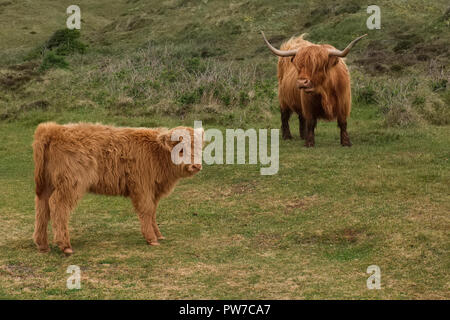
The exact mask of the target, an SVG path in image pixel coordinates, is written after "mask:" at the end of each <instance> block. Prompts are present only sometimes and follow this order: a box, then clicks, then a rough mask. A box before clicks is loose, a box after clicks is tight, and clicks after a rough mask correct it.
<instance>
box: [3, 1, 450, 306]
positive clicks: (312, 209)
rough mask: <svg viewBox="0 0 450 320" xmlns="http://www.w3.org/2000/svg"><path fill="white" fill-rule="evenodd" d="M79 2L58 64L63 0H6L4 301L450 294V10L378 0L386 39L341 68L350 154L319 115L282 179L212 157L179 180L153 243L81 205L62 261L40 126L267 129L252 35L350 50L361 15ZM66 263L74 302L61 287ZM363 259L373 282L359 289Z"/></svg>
mask: <svg viewBox="0 0 450 320" xmlns="http://www.w3.org/2000/svg"><path fill="white" fill-rule="evenodd" d="M78 2H79V5H80V7H81V10H82V18H83V24H82V29H81V38H80V41H82V42H84V43H86V44H87V45H88V47H87V50H86V52H85V53H84V54H81V53H77V52H75V53H73V54H68V55H64V56H63V57H62V59H64V61H65V62H67V66H66V67H63V68H57V63H55V62H54V61H55V60H52V57H50V58H49V57H48V55H49V53H48V50H47V51H45V50H44V52H43V53H42V52H41V51H39V50H40V49H39V48H41V47H42V45H43V44H44V43H45V42H46V41H47V40H48V39H49V38H50V37H51V35H52V34H53V32H55V31H56V30H57V29H62V28H64V25H65V19H66V16H67V15H66V14H65V9H66V7H67V6H68V5H70V4H72V3H69V1H58V3H55V2H53V1H50V0H42V1H40V3H39V4H36V3H35V2H33V1H25V0H24V1H17V3H15V2H14V3H13V2H12V1H4V0H3V1H2V0H0V298H3V299H133V298H138V299H339V298H344V299H449V298H450V294H449V292H450V287H449V286H450V276H449V272H450V258H449V257H450V255H449V250H450V241H449V235H450V216H449V212H450V196H449V186H450V170H449V169H450V164H449V158H450V125H449V124H450V113H449V109H450V108H449V101H450V100H449V99H450V94H449V90H448V71H446V70H448V67H449V62H448V61H449V60H448V59H449V53H448V48H447V46H448V40H449V36H450V33H449V16H448V12H449V11H448V10H447V7H446V4H445V1H436V2H433V4H428V5H427V4H423V3H422V1H408V2H397V1H379V5H380V7H381V8H382V10H383V11H382V12H384V13H383V14H384V15H383V17H384V18H383V20H382V21H383V22H382V23H383V24H382V26H383V27H382V29H381V30H379V31H376V30H374V31H369V32H368V33H369V37H368V39H367V41H366V40H365V42H363V41H362V42H361V43H360V44H358V47H357V48H355V49H356V50H355V52H354V54H353V55H352V56H351V57H349V59H348V60H347V62H348V64H349V67H350V70H351V75H352V86H353V100H354V103H353V110H352V116H351V119H350V120H349V135H350V138H351V139H352V142H353V146H352V147H351V148H343V147H341V146H340V144H339V131H338V128H337V125H336V123H327V122H323V121H322V122H319V124H318V129H317V136H316V147H315V148H309V149H306V148H304V147H302V144H303V142H302V141H301V140H300V138H299V136H298V126H297V123H296V121H294V119H292V121H291V131H292V132H293V135H294V139H293V140H292V141H281V142H280V170H279V172H278V174H276V175H273V176H262V175H260V166H259V165H211V166H206V165H205V166H204V169H203V170H202V172H201V173H200V174H198V175H197V176H195V177H194V178H192V179H188V180H183V181H182V182H181V183H180V184H179V185H178V186H177V187H176V188H175V191H174V193H173V194H172V195H170V196H169V197H168V198H166V199H164V200H163V201H162V202H161V203H160V205H159V210H158V222H159V225H160V229H161V231H162V233H163V234H164V235H165V236H166V238H167V239H166V240H163V241H161V246H159V247H150V246H148V245H146V242H145V240H144V239H143V237H142V235H141V233H140V226H139V221H138V219H137V217H136V215H135V213H134V212H133V209H132V206H131V203H130V201H129V200H128V199H125V198H120V197H106V196H95V195H87V196H86V197H85V198H83V200H82V201H81V202H80V204H79V206H78V207H77V209H76V210H75V211H74V212H73V214H72V215H71V221H70V232H71V242H72V245H73V248H74V251H75V254H74V255H72V256H70V257H65V256H64V255H63V254H61V253H60V251H59V250H58V248H57V247H56V246H51V248H52V251H51V252H50V253H48V254H40V253H38V251H37V249H36V247H35V245H34V244H33V242H32V239H31V237H32V233H33V227H34V181H33V162H32V150H31V142H32V136H33V132H34V129H35V127H36V125H37V124H38V123H40V122H43V121H50V120H51V121H56V122H59V123H65V122H75V121H92V122H97V121H99V122H102V123H107V124H115V125H124V126H125V125H126V126H148V127H153V126H168V127H172V126H177V125H189V126H193V120H202V121H203V125H204V127H205V129H208V128H219V129H221V130H225V129H226V128H244V129H245V128H279V126H280V120H279V111H278V105H277V98H276V86H277V83H276V59H275V58H274V57H273V56H272V55H270V54H269V52H268V51H267V50H266V49H265V48H264V44H263V43H262V40H261V38H260V36H259V34H258V31H259V30H260V29H263V30H265V31H266V34H268V35H270V37H272V39H271V40H272V41H273V42H274V43H275V44H276V45H279V44H280V43H281V42H282V40H284V39H288V38H289V37H290V36H292V35H294V34H300V33H303V32H308V33H309V34H310V36H309V38H310V39H311V41H316V42H322V43H331V44H333V45H335V46H337V47H340V48H342V47H343V46H345V44H346V43H347V42H348V41H349V40H351V39H352V38H353V37H354V36H356V35H360V34H363V33H366V32H367V29H366V27H365V21H366V17H367V16H368V15H367V13H366V11H365V8H366V7H367V3H366V2H365V1H344V2H341V1H331V2H330V1H327V2H325V1H305V2H304V3H302V4H299V3H298V2H299V1H279V2H277V4H276V5H274V4H273V3H274V2H273V1H268V0H267V1H266V0H257V1H233V2H226V1H165V2H159V1H143V0H142V1H140V0H129V1H114V4H113V5H111V4H110V2H109V1H100V0H97V1H87V0H83V1H78ZM370 4H372V3H370ZM446 10H447V11H446ZM405 21H408V24H407V25H405V23H404V22H405ZM424 44H427V45H428V46H424ZM36 48H37V49H38V50H36ZM367 52H376V53H377V54H376V55H370V54H368V53H367ZM380 55H383V56H382V57H381V58H382V59H381V58H380ZM57 59H59V58H58V56H57ZM58 61H60V60H58ZM44 63H47V64H46V66H49V68H48V69H46V68H42V65H44ZM49 231H50V228H49ZM50 233H51V231H50ZM69 265H78V266H80V268H81V271H82V280H81V290H68V289H67V288H66V280H67V278H68V277H69V274H67V273H66V269H67V267H68V266H69ZM370 265H378V266H379V267H380V268H381V287H382V289H381V290H368V289H367V287H366V280H367V278H368V277H369V274H367V273H366V269H367V267H368V266H370Z"/></svg>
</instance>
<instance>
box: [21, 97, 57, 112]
mask: <svg viewBox="0 0 450 320" xmlns="http://www.w3.org/2000/svg"><path fill="white" fill-rule="evenodd" d="M49 105H50V102H48V101H46V100H38V101H34V102H31V103H27V104H23V105H22V106H21V107H20V109H19V111H25V112H26V111H31V110H47V109H48V107H49Z"/></svg>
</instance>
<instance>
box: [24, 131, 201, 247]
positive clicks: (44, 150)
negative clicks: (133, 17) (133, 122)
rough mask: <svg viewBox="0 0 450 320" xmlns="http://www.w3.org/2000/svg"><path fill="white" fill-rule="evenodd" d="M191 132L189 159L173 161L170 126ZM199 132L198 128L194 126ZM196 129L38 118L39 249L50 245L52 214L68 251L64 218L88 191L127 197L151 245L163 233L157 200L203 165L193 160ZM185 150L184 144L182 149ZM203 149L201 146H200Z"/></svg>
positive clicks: (35, 149) (58, 239)
mask: <svg viewBox="0 0 450 320" xmlns="http://www.w3.org/2000/svg"><path fill="white" fill-rule="evenodd" d="M177 129H185V130H188V131H187V132H189V134H191V137H192V139H191V146H187V147H191V148H192V151H191V155H192V159H191V160H192V162H191V163H192V164H184V163H182V164H180V165H176V164H174V163H173V162H172V160H171V151H172V149H173V148H174V146H175V145H176V144H178V143H179V142H180V141H182V140H183V139H182V138H181V139H180V141H172V140H171V134H172V132H173V131H174V130H177ZM195 135H197V138H199V139H203V137H202V136H200V137H199V136H198V131H197V130H195ZM193 137H194V130H193V129H192V128H183V127H178V128H174V129H172V130H167V129H146V128H116V127H111V126H104V125H100V124H89V123H80V124H67V125H58V124H56V123H52V122H49V123H43V124H40V125H39V126H38V127H37V129H36V132H35V135H34V142H33V156H34V163H35V172H34V177H35V183H36V200H35V201H36V223H35V231H34V235H33V238H34V241H35V243H36V245H37V246H38V249H39V250H40V251H43V252H46V251H49V246H48V241H47V225H48V222H49V220H50V219H51V220H52V229H53V233H54V241H55V243H56V244H57V245H58V246H59V248H60V249H61V250H62V251H63V252H65V253H66V254H70V253H72V252H73V251H72V247H71V245H70V239H69V230H68V221H69V214H70V212H71V211H72V210H73V209H74V208H75V206H76V204H77V201H78V200H79V199H80V198H81V197H82V196H83V194H85V193H86V192H91V193H96V194H104V195H121V196H125V197H130V198H131V201H132V203H133V205H134V208H135V210H136V211H137V214H138V217H139V220H140V222H141V231H142V234H143V235H144V238H145V239H146V240H147V242H148V243H149V244H151V245H158V244H159V243H158V239H163V238H164V237H163V236H162V234H161V232H160V231H159V228H158V225H157V224H156V208H157V206H158V201H159V200H160V199H161V198H162V197H163V196H166V195H168V194H169V193H170V192H171V191H172V189H173V188H174V186H175V184H176V183H177V181H178V180H179V179H181V178H184V177H189V176H192V175H194V174H196V173H197V172H199V171H200V170H201V164H194V161H193V160H194V158H193V157H194V154H195V152H197V153H198V148H197V149H196V150H197V151H195V150H194V142H193V141H194V138H193ZM185 150H187V149H185ZM200 152H201V150H200Z"/></svg>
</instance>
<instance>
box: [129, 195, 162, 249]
mask: <svg viewBox="0 0 450 320" xmlns="http://www.w3.org/2000/svg"><path fill="white" fill-rule="evenodd" d="M131 200H132V202H133V206H134V208H135V210H136V213H137V215H138V217H139V221H140V222H141V232H142V235H143V236H144V238H145V240H146V241H147V243H148V244H149V245H152V246H159V242H158V238H157V236H156V233H155V229H154V223H153V221H154V222H155V224H156V203H155V202H154V201H152V200H151V198H150V197H143V196H133V197H131ZM158 232H159V230H158ZM159 234H161V233H159Z"/></svg>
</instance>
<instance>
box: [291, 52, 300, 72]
mask: <svg viewBox="0 0 450 320" xmlns="http://www.w3.org/2000/svg"><path fill="white" fill-rule="evenodd" d="M294 59H295V56H292V57H291V63H292V64H293V65H294V67H295V69H296V70H297V71H299V72H300V70H299V69H298V68H297V65H296V64H295V63H294Z"/></svg>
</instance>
